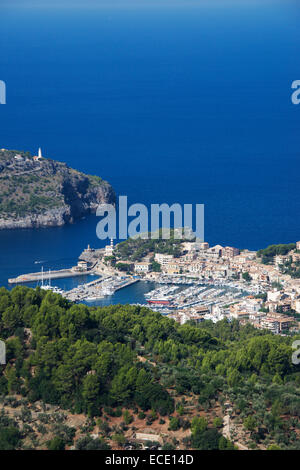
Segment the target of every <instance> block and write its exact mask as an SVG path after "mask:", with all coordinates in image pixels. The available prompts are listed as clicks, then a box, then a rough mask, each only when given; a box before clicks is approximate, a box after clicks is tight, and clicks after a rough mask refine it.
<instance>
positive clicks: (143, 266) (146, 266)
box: [134, 262, 151, 273]
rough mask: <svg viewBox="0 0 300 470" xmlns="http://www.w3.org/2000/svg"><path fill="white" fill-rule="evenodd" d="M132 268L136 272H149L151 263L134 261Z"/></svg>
mask: <svg viewBox="0 0 300 470" xmlns="http://www.w3.org/2000/svg"><path fill="white" fill-rule="evenodd" d="M134 270H135V272H136V273H149V272H150V271H151V263H145V262H144V263H135V265H134Z"/></svg>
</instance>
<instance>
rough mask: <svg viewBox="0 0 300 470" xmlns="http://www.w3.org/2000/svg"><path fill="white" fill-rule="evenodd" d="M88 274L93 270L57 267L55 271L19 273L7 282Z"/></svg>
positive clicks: (14, 282) (17, 282)
mask: <svg viewBox="0 0 300 470" xmlns="http://www.w3.org/2000/svg"><path fill="white" fill-rule="evenodd" d="M89 274H94V270H93V269H90V270H86V271H76V270H74V269H72V268H70V269H59V270H57V271H50V272H47V271H44V272H43V271H41V272H37V273H29V274H20V276H18V277H15V278H11V279H8V282H9V284H19V283H23V282H37V281H42V280H44V281H46V280H50V279H63V278H66V277H75V276H85V275H89Z"/></svg>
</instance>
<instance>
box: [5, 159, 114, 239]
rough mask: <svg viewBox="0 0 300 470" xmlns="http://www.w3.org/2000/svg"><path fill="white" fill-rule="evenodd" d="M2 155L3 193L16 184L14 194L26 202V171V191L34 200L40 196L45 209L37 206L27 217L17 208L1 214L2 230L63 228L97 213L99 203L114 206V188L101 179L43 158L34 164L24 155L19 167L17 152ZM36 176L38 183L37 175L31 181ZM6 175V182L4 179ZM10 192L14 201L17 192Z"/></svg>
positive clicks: (27, 213) (26, 213) (10, 197)
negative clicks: (16, 159) (36, 196)
mask: <svg viewBox="0 0 300 470" xmlns="http://www.w3.org/2000/svg"><path fill="white" fill-rule="evenodd" d="M1 153H2V155H0V157H1V156H2V157H3V159H2V161H3V164H2V168H1V170H0V173H1V180H0V181H1V182H2V187H1V190H2V191H1V192H2V194H3V193H4V192H5V191H7V188H11V187H12V184H15V187H16V190H15V193H16V192H18V191H19V193H20V191H21V194H20V195H21V196H22V197H21V199H22V200H24V198H25V197H26V196H27V194H26V191H25V189H23V190H20V184H19V180H18V176H19V175H20V174H21V173H20V171H21V170H23V174H22V184H23V188H26V189H27V191H29V192H32V194H33V197H35V194H38V195H39V194H41V198H40V200H41V201H42V202H44V206H42V207H39V206H38V203H37V207H36V208H34V209H33V210H30V209H26V211H25V212H24V215H23V214H22V213H20V210H19V211H18V212H17V211H16V210H15V209H12V210H11V211H10V212H8V211H5V212H4V211H0V230H8V229H9V230H11V229H23V228H42V227H45V228H46V227H60V226H62V225H65V224H70V223H73V222H75V221H76V220H79V219H82V218H83V217H84V216H86V215H89V214H91V213H95V212H96V210H97V207H98V205H99V204H103V203H110V204H115V201H116V196H115V192H114V190H113V188H112V187H111V185H110V184H109V183H108V182H107V181H104V180H102V179H101V178H99V177H96V176H90V175H85V174H84V173H81V172H78V171H77V170H74V169H72V168H69V167H68V166H67V165H66V164H64V163H61V162H57V161H54V160H48V159H42V160H40V161H38V162H35V161H33V159H32V158H31V157H28V156H27V154H26V157H25V156H24V157H23V155H24V154H20V155H19V156H18V157H19V158H20V157H21V156H22V158H24V160H23V162H22V160H21V164H22V167H21V168H20V163H18V165H16V162H15V156H14V154H15V152H14V151H5V152H4V151H2V152H1ZM33 174H34V175H38V180H36V178H37V177H36V176H35V180H34V181H33V182H32V181H31V180H30V178H31V179H32V175H33ZM4 176H5V179H2V178H3V177H4ZM5 181H6V183H5ZM14 181H16V182H15V183H14ZM10 185H11V186H10ZM10 193H11V195H10V196H9V197H8V198H9V199H10V200H13V198H14V192H13V191H12V190H10ZM20 195H19V199H18V201H19V200H20ZM31 200H32V199H31ZM31 200H30V201H29V202H31ZM33 200H34V199H33ZM14 207H16V205H15V206H14ZM26 208H27V206H26Z"/></svg>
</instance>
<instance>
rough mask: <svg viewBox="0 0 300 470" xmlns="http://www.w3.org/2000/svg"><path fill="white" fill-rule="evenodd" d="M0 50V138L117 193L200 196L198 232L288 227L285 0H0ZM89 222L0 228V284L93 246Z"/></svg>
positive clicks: (297, 74)
mask: <svg viewBox="0 0 300 470" xmlns="http://www.w3.org/2000/svg"><path fill="white" fill-rule="evenodd" d="M20 3H22V2H20ZM65 3H66V2H65ZM100 3H101V2H100ZM142 3H143V2H141V5H142ZM13 4H14V2H12V5H13ZM125 5H126V0H124V4H123V6H125ZM143 5H144V3H143ZM144 6H145V5H144ZM0 10H1V6H0ZM0 50H1V53H0V54H1V60H0V79H1V80H4V81H5V82H6V85H7V104H6V105H1V106H0V148H2V147H3V148H13V149H20V150H29V151H31V152H32V153H34V154H35V153H36V152H37V149H38V147H42V151H43V154H44V155H45V156H46V157H50V158H53V159H57V160H62V161H64V162H66V163H67V164H68V165H70V166H72V167H74V168H77V169H79V170H82V171H83V172H86V173H90V174H97V175H99V176H101V177H103V178H104V179H106V180H108V181H109V182H110V183H111V184H112V186H113V187H114V189H115V191H116V192H117V194H118V195H127V196H128V199H129V203H134V202H139V203H144V204H146V205H149V204H151V203H163V202H166V203H169V204H171V203H175V202H179V203H192V204H196V203H198V204H201V203H203V204H205V238H206V240H207V241H208V242H209V243H210V244H215V243H220V244H221V245H232V246H237V247H239V248H249V249H258V248H262V247H265V246H267V245H268V244H272V243H288V242H293V241H296V240H299V239H300V217H299V213H300V191H299V171H300V106H295V105H293V104H292V103H291V93H292V90H291V83H292V81H294V80H297V79H300V61H299V50H300V9H299V2H296V1H290V0H282V1H279V0H274V1H271V0H270V1H261V2H256V1H252V2H248V1H245V2H234V1H229V0H228V1H227V0H224V1H223V2H216V1H214V0H212V2H210V3H209V2H205V3H202V2H201V1H199V2H196V3H194V2H191V4H190V2H180V1H178V3H176V7H172V2H171V3H170V5H169V6H168V4H167V3H165V2H162V5H160V4H159V3H155V4H153V5H152V7H151V8H142V6H140V7H139V6H135V7H134V6H132V7H131V8H125V7H119V8H113V7H109V6H106V7H105V8H104V7H103V8H76V9H75V8H74V9H72V8H67V5H66V7H65V8H58V7H57V8H56V7H54V6H53V7H52V8H38V7H31V8H25V7H21V6H20V7H19V8H15V7H13V6H11V7H10V6H9V2H7V6H6V7H5V8H4V7H3V8H2V10H1V28H0ZM96 223H97V218H96V216H91V217H87V218H86V219H84V220H81V221H79V222H77V223H76V224H74V225H70V226H65V227H62V228H50V229H40V230H17V231H1V232H0V285H7V279H8V278H9V277H14V276H16V275H18V274H20V273H24V272H32V271H37V270H40V265H41V263H40V264H36V263H35V262H36V261H40V262H42V264H43V266H44V269H54V268H58V267H66V266H71V265H73V264H74V263H75V262H76V260H77V257H78V255H79V254H80V253H81V251H82V250H83V249H84V248H85V247H86V246H87V244H88V243H89V244H90V245H91V246H93V247H100V246H103V242H101V241H100V240H98V239H97V237H96Z"/></svg>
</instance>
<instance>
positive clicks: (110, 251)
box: [105, 238, 114, 256]
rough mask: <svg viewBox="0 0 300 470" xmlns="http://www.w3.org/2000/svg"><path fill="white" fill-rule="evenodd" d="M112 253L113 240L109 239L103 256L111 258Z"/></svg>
mask: <svg viewBox="0 0 300 470" xmlns="http://www.w3.org/2000/svg"><path fill="white" fill-rule="evenodd" d="M113 253H114V240H113V238H111V239H110V245H106V247H105V254H106V255H107V256H112V255H113Z"/></svg>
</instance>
